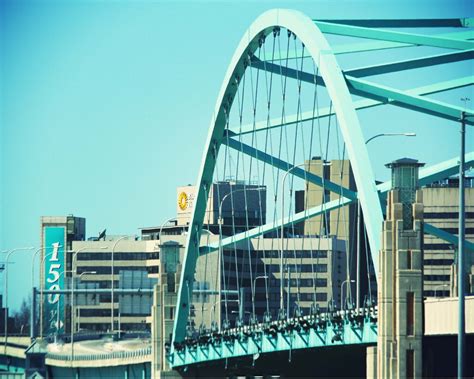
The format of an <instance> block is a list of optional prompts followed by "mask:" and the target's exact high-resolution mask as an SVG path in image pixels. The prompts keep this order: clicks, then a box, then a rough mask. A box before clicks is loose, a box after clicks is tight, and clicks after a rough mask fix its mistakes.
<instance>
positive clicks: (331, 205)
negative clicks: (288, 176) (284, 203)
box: [199, 197, 355, 254]
mask: <svg viewBox="0 0 474 379" xmlns="http://www.w3.org/2000/svg"><path fill="white" fill-rule="evenodd" d="M354 201H355V200H354V199H348V198H346V197H342V198H340V199H337V200H332V201H329V202H327V203H324V204H321V205H318V206H316V207H312V208H310V209H307V210H305V211H302V212H299V213H295V214H294V215H292V216H290V217H285V218H283V220H282V219H279V220H276V221H272V222H269V223H267V224H265V225H262V226H257V227H256V228H252V229H250V230H248V231H246V232H242V233H237V234H235V235H233V236H230V237H226V238H223V239H222V241H221V243H220V247H222V248H223V249H224V248H226V247H228V246H232V245H234V244H238V243H239V242H242V241H246V240H248V239H251V238H257V237H260V236H261V235H263V234H266V233H269V232H271V231H273V230H276V229H279V228H281V225H282V223H283V225H284V226H288V225H292V224H296V223H298V222H300V221H303V220H306V219H308V218H311V217H314V216H318V215H320V214H322V213H324V212H329V211H332V210H334V209H337V208H340V207H343V206H345V205H348V204H351V203H353V202H354ZM217 249H219V241H216V242H213V243H211V244H209V245H208V246H202V247H201V248H200V250H199V252H200V254H207V253H210V252H212V251H215V250H217Z"/></svg>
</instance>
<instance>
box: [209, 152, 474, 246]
mask: <svg viewBox="0 0 474 379" xmlns="http://www.w3.org/2000/svg"><path fill="white" fill-rule="evenodd" d="M465 160H466V168H467V167H469V166H472V167H474V152H471V153H469V154H466V159H465ZM458 165H459V162H458V158H453V159H449V160H447V161H445V162H441V163H438V164H436V165H433V166H430V167H426V168H423V169H421V170H420V174H419V184H420V185H421V186H424V185H426V184H429V183H432V182H434V181H437V180H440V179H444V178H447V177H449V176H451V175H453V174H455V173H457V172H458ZM295 170H296V169H295ZM377 189H378V191H379V193H380V198H381V201H383V200H384V199H385V198H386V194H387V192H388V191H389V190H390V189H391V182H390V181H387V182H384V183H381V184H379V185H377ZM353 201H354V199H348V198H342V199H341V200H333V201H330V202H328V203H325V204H323V205H318V206H316V207H313V208H310V209H308V210H306V211H303V212H299V213H297V214H295V215H294V216H292V217H289V218H288V217H287V218H285V219H284V220H283V223H284V225H285V226H286V225H289V224H292V223H297V222H300V221H303V220H305V219H308V218H311V217H314V216H318V215H320V214H321V213H324V212H329V211H331V210H334V209H337V208H340V207H343V206H345V205H348V204H351V203H352V202H353ZM281 222H282V220H281V219H279V220H277V221H273V222H269V223H267V224H265V225H262V226H259V227H256V228H253V229H250V230H248V231H246V232H242V233H239V234H236V235H234V236H232V237H227V238H224V239H223V240H222V247H223V248H225V247H226V246H230V245H232V244H234V243H239V242H242V241H245V240H246V239H248V238H256V237H258V236H261V235H263V234H265V233H269V232H271V231H273V230H276V229H279V228H280V227H281ZM425 225H426V224H425ZM425 232H426V233H428V234H432V235H434V236H435V237H438V238H440V239H443V240H445V241H447V242H450V243H455V240H456V238H457V237H455V236H453V235H452V234H450V233H448V232H446V231H444V230H441V229H438V228H436V227H434V226H433V225H429V226H428V228H426V227H425ZM473 245H474V244H472V242H469V243H468V244H467V248H468V249H472V248H473ZM218 247H219V242H214V243H212V244H209V245H208V246H202V247H201V248H200V254H206V253H209V252H212V251H215V250H217V249H218ZM473 251H474V250H473Z"/></svg>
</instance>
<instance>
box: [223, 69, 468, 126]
mask: <svg viewBox="0 0 474 379" xmlns="http://www.w3.org/2000/svg"><path fill="white" fill-rule="evenodd" d="M473 84H474V76H472V75H471V76H466V77H463V78H458V79H453V80H448V81H444V82H438V83H434V84H430V85H427V86H422V87H417V88H413V89H409V90H406V91H405V92H407V93H409V94H411V95H418V96H423V95H429V94H433V93H439V92H443V91H449V90H452V89H456V88H462V87H466V86H470V85H473ZM393 102H394V100H392V99H389V100H388V101H377V100H372V99H364V100H359V101H355V102H354V103H353V104H354V108H355V109H356V110H360V109H366V108H372V107H377V106H380V105H385V104H387V103H388V104H390V103H393ZM333 115H334V112H333V110H332V109H331V112H330V109H329V107H324V108H321V109H319V111H318V112H316V113H313V111H308V112H303V113H301V114H300V115H299V116H298V115H296V114H293V115H288V116H286V122H285V123H283V124H282V123H281V117H278V118H274V119H272V120H270V122H267V121H266V120H264V121H259V122H256V123H255V125H253V124H248V125H243V126H242V127H239V129H240V130H239V131H237V130H232V132H233V133H234V134H235V135H239V134H240V135H244V134H248V133H252V132H254V131H256V132H259V131H264V130H267V129H273V128H278V127H281V126H285V125H292V124H296V123H297V122H306V121H311V120H313V119H314V120H317V119H318V118H321V119H322V118H326V117H328V116H333Z"/></svg>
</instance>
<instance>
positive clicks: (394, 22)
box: [314, 18, 474, 28]
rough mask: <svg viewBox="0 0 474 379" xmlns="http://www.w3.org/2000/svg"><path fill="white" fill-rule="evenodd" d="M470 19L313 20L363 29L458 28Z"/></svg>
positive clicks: (469, 21) (466, 23)
mask: <svg viewBox="0 0 474 379" xmlns="http://www.w3.org/2000/svg"><path fill="white" fill-rule="evenodd" d="M473 20H474V19H472V18H430V19H372V20H352V19H346V20H343V19H341V20H319V19H317V20H314V21H315V22H325V23H331V24H342V25H352V26H361V27H364V28H443V27H444V28H446V27H451V28H460V27H465V26H467V25H470V24H471V23H472V22H473Z"/></svg>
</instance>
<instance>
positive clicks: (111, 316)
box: [110, 236, 128, 333]
mask: <svg viewBox="0 0 474 379" xmlns="http://www.w3.org/2000/svg"><path fill="white" fill-rule="evenodd" d="M127 237H128V236H122V237H120V238H119V239H118V240H117V241H115V243H114V246H113V247H112V257H111V258H112V259H111V266H112V269H111V274H110V285H111V295H110V298H111V299H110V329H111V330H110V332H111V333H113V332H114V252H115V248H116V247H117V245H118V243H119V242H120V241H122V240H123V239H125V238H127Z"/></svg>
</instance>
